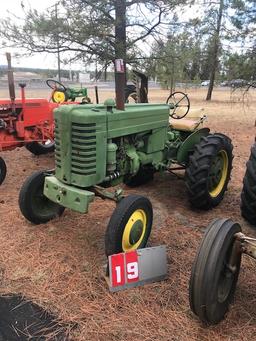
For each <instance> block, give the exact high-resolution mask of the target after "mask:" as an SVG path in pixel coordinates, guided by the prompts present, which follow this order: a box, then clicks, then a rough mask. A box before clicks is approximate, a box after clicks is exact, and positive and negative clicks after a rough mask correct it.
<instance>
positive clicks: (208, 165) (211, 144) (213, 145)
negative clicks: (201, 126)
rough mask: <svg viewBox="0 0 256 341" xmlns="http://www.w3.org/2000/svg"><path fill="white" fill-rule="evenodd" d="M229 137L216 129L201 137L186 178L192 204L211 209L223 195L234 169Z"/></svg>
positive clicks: (191, 158)
mask: <svg viewBox="0 0 256 341" xmlns="http://www.w3.org/2000/svg"><path fill="white" fill-rule="evenodd" d="M232 150H233V145H232V143H231V140H230V138H228V137H227V136H225V135H223V134H220V133H216V134H210V135H208V136H205V137H202V138H201V141H200V142H199V143H198V144H197V145H196V146H195V147H194V152H193V154H192V155H191V156H190V159H189V164H188V167H187V168H186V172H185V178H186V185H187V188H188V194H189V200H190V202H191V204H192V205H193V206H194V207H196V208H200V209H211V208H213V207H215V206H217V205H218V204H219V203H220V202H221V201H222V199H223V197H224V193H225V191H226V190H227V186H228V182H229V180H230V173H231V169H232V160H233V155H232Z"/></svg>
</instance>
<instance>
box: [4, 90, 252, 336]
mask: <svg viewBox="0 0 256 341" xmlns="http://www.w3.org/2000/svg"><path fill="white" fill-rule="evenodd" d="M187 92H188V94H189V97H190V99H191V106H192V108H201V107H204V108H205V113H206V114H207V116H208V122H207V123H206V124H207V125H208V126H209V127H210V128H211V130H212V131H218V132H222V133H225V134H227V135H229V136H230V137H231V138H232V140H233V144H234V156H235V157H234V161H233V172H232V179H231V181H230V183H229V187H228V192H227V193H226V196H225V198H224V200H223V202H222V203H221V204H220V205H219V206H218V207H217V208H216V209H214V210H211V211H208V212H202V211H195V210H192V209H191V207H190V206H189V204H188V200H187V195H186V189H185V184H184V182H183V180H180V179H177V178H176V177H174V176H172V175H170V174H162V175H157V176H156V177H155V180H154V181H153V182H151V183H149V184H147V185H144V186H141V187H139V188H136V189H133V190H131V189H128V188H125V190H126V194H129V193H139V194H142V195H147V196H148V197H149V198H150V200H151V201H152V203H153V208H154V224H153V232H152V235H151V238H150V245H152V246H155V245H160V244H166V245H167V250H168V269H169V274H168V279H167V280H166V281H163V282H160V283H155V284H151V285H146V286H144V287H140V288H136V289H131V290H127V291H123V292H119V293H115V294H111V293H110V292H109V290H108V287H107V285H106V282H105V280H104V277H103V274H104V273H103V269H102V266H103V264H104V263H105V261H106V259H105V256H104V231H105V228H106V225H107V222H108V219H109V217H110V215H111V212H112V210H113V208H114V204H113V203H112V202H109V201H103V200H101V199H97V200H96V201H95V202H94V203H93V204H92V205H91V207H90V212H89V214H88V215H86V216H83V215H81V214H79V213H76V212H72V211H70V210H66V211H65V212H64V214H63V216H62V217H61V218H59V219H56V220H54V221H51V222H49V223H48V224H45V225H39V226H33V225H32V224H30V223H29V222H27V221H26V220H25V219H24V218H23V216H22V215H21V213H20V211H19V207H18V203H17V201H18V194H19V190H20V187H21V185H22V183H23V182H24V180H25V179H26V177H27V176H28V175H30V174H31V173H32V172H34V171H35V170H39V169H47V168H52V166H53V164H54V155H48V156H40V157H35V156H33V155H31V154H30V153H29V152H28V151H27V150H26V149H25V148H20V149H16V150H14V151H10V152H5V153H2V154H1V156H2V157H4V159H5V160H6V162H7V166H8V175H7V178H6V180H5V182H4V183H3V185H2V186H1V187H0V217H1V221H0V246H1V253H0V294H4V293H21V294H22V295H24V296H26V297H27V298H29V299H31V300H33V301H34V302H35V303H37V304H39V305H40V306H42V307H44V308H46V309H47V310H49V311H51V312H53V313H54V314H55V315H56V316H58V317H59V319H60V320H61V321H63V322H64V323H66V324H67V325H68V326H69V329H70V338H71V339H72V340H86V341H98V340H99V341H101V340H102V341H114V340H116V341H123V340H125V341H167V340H175V341H180V340H198V341H199V340H200V341H201V340H202V341H203V340H223V341H224V340H255V339H256V308H255V305H254V303H255V297H256V285H254V284H255V282H256V272H255V265H256V263H255V262H254V261H253V260H251V259H249V258H248V257H244V259H243V262H242V269H241V273H240V277H239V282H238V288H237V292H236V297H235V302H234V305H233V306H232V307H231V309H230V312H229V314H228V316H227V318H226V319H225V320H224V321H223V322H221V323H220V324H219V325H217V326H213V327H206V326H204V325H203V324H202V323H200V322H199V321H198V319H197V318H196V317H195V316H194V315H193V314H192V313H191V311H190V309H189V304H188V281H189V276H190V269H191V265H192V262H193V259H194V256H195V253H196V250H197V247H198V245H199V242H200V240H201V237H202V233H203V231H204V229H205V227H206V226H207V224H208V223H209V222H210V221H211V220H212V219H214V218H217V217H231V218H233V219H234V220H236V221H238V222H240V223H241V224H242V226H243V230H244V231H245V232H246V233H250V235H251V236H255V234H256V232H255V231H253V230H252V229H251V228H250V227H249V225H248V224H247V223H246V222H245V221H244V220H243V219H242V218H241V216H240V210H239V205H240V192H241V187H242V178H243V175H244V171H245V164H246V160H247V159H248V156H249V152H250V146H251V144H252V143H253V141H254V137H255V135H256V131H255V130H256V129H255V126H254V124H255V119H256V91H254V92H252V93H251V94H250V95H249V97H248V98H245V101H244V103H242V101H241V93H237V94H236V95H232V96H231V95H230V91H229V90H223V89H216V90H215V91H214V94H213V100H212V101H211V102H206V101H204V98H205V96H206V89H187ZM48 94H49V92H48V91H47V90H46V91H45V92H44V93H43V91H42V93H41V94H39V93H38V94H37V93H36V92H33V91H32V90H30V91H29V95H33V97H35V96H37V95H41V96H48ZM0 95H1V94H0ZM2 95H4V94H2ZM167 95H168V92H167V91H160V90H153V91H150V94H149V96H150V102H164V101H165V100H166V98H167ZM100 97H101V100H103V99H105V98H107V97H113V93H109V92H107V91H102V92H101V93H100Z"/></svg>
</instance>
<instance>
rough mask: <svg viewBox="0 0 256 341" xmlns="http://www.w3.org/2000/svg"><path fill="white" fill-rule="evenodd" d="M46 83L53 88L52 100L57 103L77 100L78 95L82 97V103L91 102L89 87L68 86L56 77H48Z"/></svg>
mask: <svg viewBox="0 0 256 341" xmlns="http://www.w3.org/2000/svg"><path fill="white" fill-rule="evenodd" d="M46 84H47V85H48V86H49V88H51V89H52V94H51V100H52V101H53V102H55V103H64V102H68V101H71V102H75V100H76V98H77V97H82V101H81V103H84V104H87V103H91V99H90V97H88V91H87V88H82V87H81V88H67V87H66V86H65V85H64V84H62V83H60V82H59V81H56V80H55V79H47V81H46Z"/></svg>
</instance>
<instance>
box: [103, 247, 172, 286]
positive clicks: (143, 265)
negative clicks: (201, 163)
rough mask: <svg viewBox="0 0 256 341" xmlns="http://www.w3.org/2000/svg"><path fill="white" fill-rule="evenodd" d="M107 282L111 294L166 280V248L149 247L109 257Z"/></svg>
mask: <svg viewBox="0 0 256 341" xmlns="http://www.w3.org/2000/svg"><path fill="white" fill-rule="evenodd" d="M108 265H109V266H108V270H109V271H108V275H107V276H108V277H107V282H108V285H109V290H110V291H111V292H115V291H120V290H124V289H128V288H133V287H136V286H139V285H144V284H146V283H152V282H156V281H161V280H163V279H165V277H166V275H167V257H166V246H165V245H160V246H155V247H147V248H144V249H138V250H134V251H130V252H124V253H118V254H116V255H112V256H109V257H108Z"/></svg>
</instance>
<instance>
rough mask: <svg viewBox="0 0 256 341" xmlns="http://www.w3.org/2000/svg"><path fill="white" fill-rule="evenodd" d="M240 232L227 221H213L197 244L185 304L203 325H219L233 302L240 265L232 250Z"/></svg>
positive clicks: (239, 256) (235, 253)
mask: <svg viewBox="0 0 256 341" xmlns="http://www.w3.org/2000/svg"><path fill="white" fill-rule="evenodd" d="M240 231H241V227H240V225H239V224H237V223H234V222H233V221H232V220H231V219H216V220H214V221H213V222H212V223H211V224H210V225H209V226H208V228H207V230H206V232H205V235H204V238H203V240H202V242H201V244H200V247H199V250H198V253H197V256H196V259H195V261H194V264H193V267H192V272H191V277H190V282H189V301H190V308H191V310H192V311H193V312H194V313H195V315H197V316H198V317H199V318H200V320H201V321H203V322H206V323H209V324H216V323H218V322H220V321H221V320H222V319H223V318H224V316H225V314H226V312H227V311H228V308H229V305H230V303H231V302H232V300H233V297H234V294H235V289H236V284H237V280H238V275H239V270H240V263H241V252H240V250H236V249H234V250H233V248H234V247H235V240H236V239H235V234H236V233H238V232H240ZM233 251H234V252H233ZM231 254H232V266H230V261H231Z"/></svg>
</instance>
